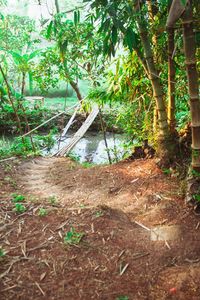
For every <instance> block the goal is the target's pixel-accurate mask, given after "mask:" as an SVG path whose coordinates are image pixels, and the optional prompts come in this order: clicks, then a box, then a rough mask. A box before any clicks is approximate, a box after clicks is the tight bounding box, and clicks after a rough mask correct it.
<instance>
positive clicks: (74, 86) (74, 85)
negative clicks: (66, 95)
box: [69, 80, 83, 101]
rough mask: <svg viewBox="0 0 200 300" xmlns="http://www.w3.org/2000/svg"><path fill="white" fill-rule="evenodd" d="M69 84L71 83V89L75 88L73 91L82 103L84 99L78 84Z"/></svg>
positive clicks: (71, 81) (72, 82)
mask: <svg viewBox="0 0 200 300" xmlns="http://www.w3.org/2000/svg"><path fill="white" fill-rule="evenodd" d="M69 83H70V85H71V87H72V88H73V90H74V91H75V93H76V96H77V98H78V100H79V101H81V100H82V99H83V97H82V95H81V92H80V89H79V87H78V84H77V83H76V82H74V81H73V80H70V82H69Z"/></svg>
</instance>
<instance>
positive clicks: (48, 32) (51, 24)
mask: <svg viewBox="0 0 200 300" xmlns="http://www.w3.org/2000/svg"><path fill="white" fill-rule="evenodd" d="M52 27H53V21H51V22H50V23H49V25H48V27H47V39H49V38H50V37H51V32H52Z"/></svg>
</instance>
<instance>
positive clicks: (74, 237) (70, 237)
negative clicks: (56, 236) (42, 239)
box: [64, 227, 85, 245]
mask: <svg viewBox="0 0 200 300" xmlns="http://www.w3.org/2000/svg"><path fill="white" fill-rule="evenodd" d="M84 235H85V234H84V233H83V232H77V231H76V230H75V229H74V228H73V227H72V228H71V229H70V231H68V232H67V233H66V235H65V237H64V242H65V243H66V244H70V245H78V244H79V243H80V241H81V239H82V238H83V237H84Z"/></svg>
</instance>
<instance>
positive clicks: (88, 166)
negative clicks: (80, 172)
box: [81, 161, 94, 169]
mask: <svg viewBox="0 0 200 300" xmlns="http://www.w3.org/2000/svg"><path fill="white" fill-rule="evenodd" d="M81 165H82V166H83V167H84V168H86V169H87V168H91V167H93V166H94V164H92V163H90V162H87V161H85V162H83V163H82V164H81Z"/></svg>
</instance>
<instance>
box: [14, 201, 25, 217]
mask: <svg viewBox="0 0 200 300" xmlns="http://www.w3.org/2000/svg"><path fill="white" fill-rule="evenodd" d="M14 211H15V212H16V213H18V214H21V213H24V212H25V211H26V207H25V206H24V205H23V204H21V203H15V208H14Z"/></svg>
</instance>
